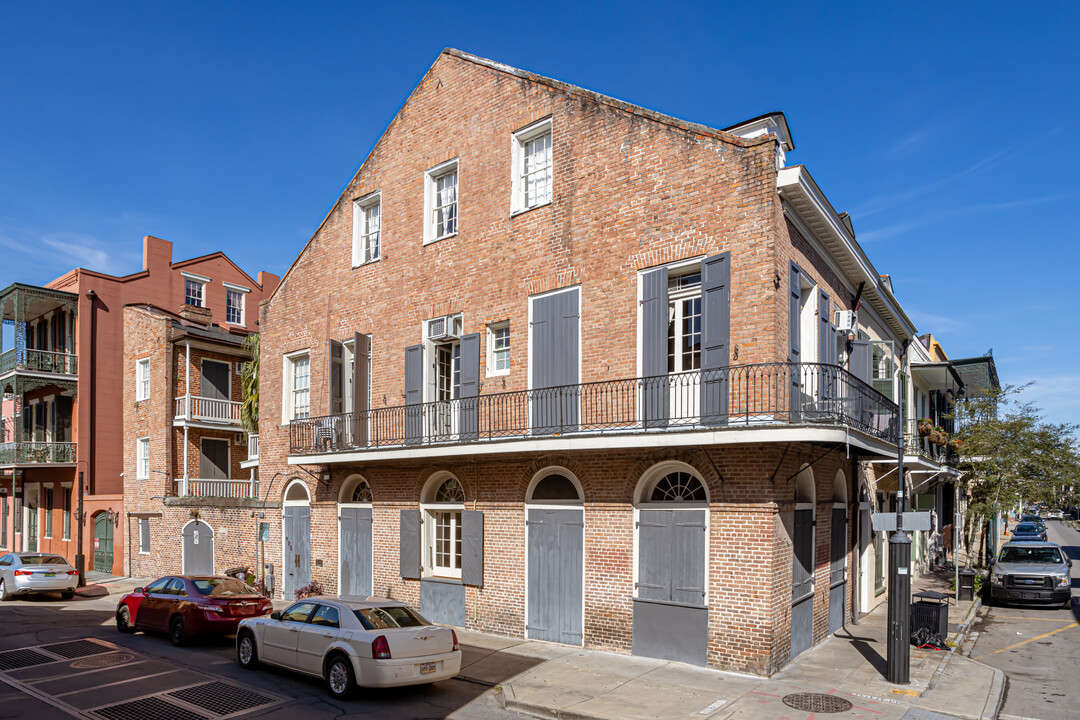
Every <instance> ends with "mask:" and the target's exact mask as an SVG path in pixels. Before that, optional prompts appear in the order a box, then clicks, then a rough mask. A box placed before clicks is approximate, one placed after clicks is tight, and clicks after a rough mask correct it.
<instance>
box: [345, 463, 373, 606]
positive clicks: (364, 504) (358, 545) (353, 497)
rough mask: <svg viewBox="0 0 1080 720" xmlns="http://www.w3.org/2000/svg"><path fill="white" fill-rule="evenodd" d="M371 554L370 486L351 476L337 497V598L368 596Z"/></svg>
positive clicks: (369, 593)
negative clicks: (340, 596) (338, 596)
mask: <svg viewBox="0 0 1080 720" xmlns="http://www.w3.org/2000/svg"><path fill="white" fill-rule="evenodd" d="M372 553H373V546H372V532H371V486H370V485H368V481H367V480H365V479H364V478H362V477H360V476H359V475H353V476H352V477H350V478H348V479H347V480H346V481H345V484H344V485H342V487H341V494H340V495H339V496H338V578H339V581H338V594H339V595H342V596H357V597H368V596H369V595H371V592H372Z"/></svg>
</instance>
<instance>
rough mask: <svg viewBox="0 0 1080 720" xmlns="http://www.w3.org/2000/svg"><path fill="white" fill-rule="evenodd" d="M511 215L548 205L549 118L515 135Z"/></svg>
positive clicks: (550, 166)
mask: <svg viewBox="0 0 1080 720" xmlns="http://www.w3.org/2000/svg"><path fill="white" fill-rule="evenodd" d="M512 149H513V158H512V162H513V168H514V174H513V177H512V193H513V199H512V201H511V211H512V212H522V211H525V210H528V209H530V208H534V207H539V206H540V205H546V204H548V203H549V202H551V194H552V182H553V167H554V161H553V156H552V142H551V118H547V119H544V120H541V121H540V122H537V123H533V124H532V125H530V126H529V127H527V128H525V129H523V130H519V131H518V132H516V133H514V142H513V144H512Z"/></svg>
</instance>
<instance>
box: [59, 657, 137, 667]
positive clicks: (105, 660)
mask: <svg viewBox="0 0 1080 720" xmlns="http://www.w3.org/2000/svg"><path fill="white" fill-rule="evenodd" d="M134 659H135V656H134V655H125V654H123V653H113V654H112V655H98V656H96V657H88V658H83V659H82V660H76V661H75V662H73V663H71V667H73V668H79V669H80V670H87V669H90V668H107V667H114V666H116V665H123V664H124V663H129V662H131V661H132V660H134Z"/></svg>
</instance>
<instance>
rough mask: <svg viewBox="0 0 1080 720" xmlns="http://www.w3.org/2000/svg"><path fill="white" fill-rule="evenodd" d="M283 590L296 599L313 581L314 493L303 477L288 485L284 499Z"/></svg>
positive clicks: (282, 537)
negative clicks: (312, 533)
mask: <svg viewBox="0 0 1080 720" xmlns="http://www.w3.org/2000/svg"><path fill="white" fill-rule="evenodd" d="M281 561H282V565H284V573H283V578H282V583H281V594H282V597H283V598H284V599H286V600H292V599H293V598H294V597H295V595H296V591H297V590H298V589H300V588H302V587H304V586H305V585H307V584H308V583H310V582H311V496H310V495H309V494H308V489H307V485H305V484H304V481H303V480H300V479H299V478H297V479H294V480H293V481H292V482H290V483H289V484H288V486H287V487H286V488H285V494H284V495H283V499H282V503H281Z"/></svg>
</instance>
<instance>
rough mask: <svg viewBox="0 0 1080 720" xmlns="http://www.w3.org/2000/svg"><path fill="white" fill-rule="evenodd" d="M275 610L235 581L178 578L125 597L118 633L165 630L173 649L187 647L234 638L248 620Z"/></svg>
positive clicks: (118, 611) (119, 611)
mask: <svg viewBox="0 0 1080 720" xmlns="http://www.w3.org/2000/svg"><path fill="white" fill-rule="evenodd" d="M271 610H273V606H272V605H271V604H270V601H269V600H267V599H266V598H264V597H263V596H262V595H260V594H259V593H258V592H257V591H256V590H255V589H254V588H252V587H251V586H249V585H246V584H244V583H243V582H241V581H240V580H237V579H236V578H231V577H223V576H214V575H173V576H169V577H163V578H161V579H160V580H155V581H154V582H152V583H150V584H149V585H147V586H146V587H141V588H135V591H134V592H131V593H128V594H127V595H125V596H124V597H122V598H120V603H119V604H118V605H117V606H116V629H117V630H119V631H120V632H122V633H132V632H135V631H136V630H162V631H165V632H167V633H169V640H171V641H172V643H173V645H184V644H185V643H186V642H187V641H188V638H190V637H192V636H194V635H208V634H209V635H232V634H234V633H235V632H236V626H237V625H239V624H240V621H241V620H243V619H244V618H252V617H259V616H262V615H269V614H270V612H271Z"/></svg>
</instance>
